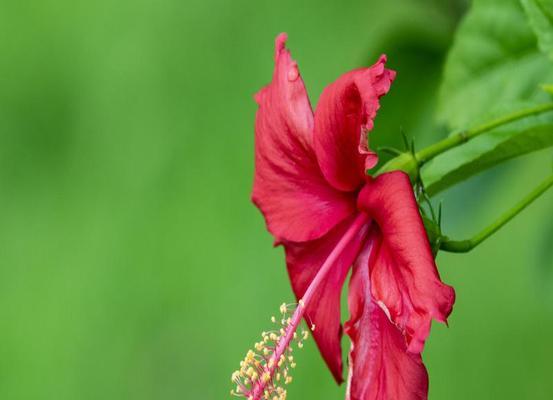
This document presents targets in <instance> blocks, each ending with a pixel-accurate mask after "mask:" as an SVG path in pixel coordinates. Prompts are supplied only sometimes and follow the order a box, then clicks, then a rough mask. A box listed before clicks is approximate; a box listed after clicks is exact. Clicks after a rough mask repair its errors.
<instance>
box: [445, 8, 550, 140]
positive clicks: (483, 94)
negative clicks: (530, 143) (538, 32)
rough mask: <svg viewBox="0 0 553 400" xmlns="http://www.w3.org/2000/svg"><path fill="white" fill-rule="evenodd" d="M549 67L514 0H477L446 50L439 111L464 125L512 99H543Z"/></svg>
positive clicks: (450, 121)
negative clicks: (543, 85) (543, 89)
mask: <svg viewBox="0 0 553 400" xmlns="http://www.w3.org/2000/svg"><path fill="white" fill-rule="evenodd" d="M552 73H553V71H552V67H551V64H550V62H549V60H548V59H547V57H545V56H544V55H543V54H542V53H541V52H540V51H539V50H538V47H537V45H536V37H535V35H534V32H533V31H532V29H531V28H530V26H529V25H528V23H527V21H526V16H525V14H524V11H523V10H522V7H521V6H520V4H519V2H518V0H475V1H474V4H473V7H472V8H471V9H470V11H469V12H468V14H467V15H466V17H465V19H464V20H463V22H462V23H461V25H460V27H459V29H458V31H457V34H456V37H455V41H454V44H453V46H452V48H451V50H450V51H449V54H448V57H447V61H446V66H445V71H444V77H443V82H442V86H441V88H440V99H439V104H438V115H439V119H440V120H441V121H442V122H445V123H446V124H447V126H448V127H449V128H450V129H466V128H468V127H470V126H471V125H473V124H475V123H477V122H479V121H483V120H485V119H486V118H488V117H489V116H490V115H493V114H497V112H498V111H500V110H502V109H504V108H505V107H509V106H510V105H511V104H512V103H513V102H520V101H530V100H536V101H537V100H539V99H540V98H545V95H544V93H543V92H542V90H541V89H540V88H539V84H540V83H546V82H547V81H548V78H550V77H551V76H552Z"/></svg>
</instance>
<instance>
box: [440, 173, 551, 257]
mask: <svg viewBox="0 0 553 400" xmlns="http://www.w3.org/2000/svg"><path fill="white" fill-rule="evenodd" d="M551 186H553V175H551V176H550V177H549V178H547V179H546V180H544V181H543V182H542V183H541V184H540V185H539V186H538V187H536V188H535V189H534V190H533V191H532V192H531V193H529V194H528V195H527V196H526V197H525V198H524V199H522V200H521V201H520V202H519V203H518V204H516V205H515V206H514V207H513V208H512V209H510V210H509V211H507V212H506V213H504V214H503V215H502V216H501V217H499V218H498V219H497V220H496V221H495V222H494V223H492V224H491V225H490V226H488V227H486V228H485V229H484V230H482V231H481V232H480V233H479V234H477V235H476V236H474V237H473V238H471V239H468V240H449V239H448V238H444V239H443V241H442V242H441V244H440V250H444V251H448V252H452V253H466V252H469V251H471V250H472V249H474V248H475V247H476V246H478V245H479V244H480V243H482V242H483V241H484V240H486V239H487V238H489V237H490V236H491V235H493V234H494V233H495V232H497V231H498V230H499V229H500V228H501V227H502V226H503V225H505V224H506V223H507V222H509V221H510V220H511V219H513V218H514V217H515V216H516V215H517V214H518V213H520V212H521V211H522V210H524V209H525V208H526V207H527V206H528V205H529V204H531V203H532V202H533V201H534V200H536V199H537V198H538V197H540V195H542V194H543V193H544V192H545V191H546V190H547V189H549V188H550V187H551Z"/></svg>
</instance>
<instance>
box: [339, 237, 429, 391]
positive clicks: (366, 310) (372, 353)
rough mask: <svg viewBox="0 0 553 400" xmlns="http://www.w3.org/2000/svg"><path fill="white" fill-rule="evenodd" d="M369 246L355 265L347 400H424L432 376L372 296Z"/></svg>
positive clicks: (348, 330)
mask: <svg viewBox="0 0 553 400" xmlns="http://www.w3.org/2000/svg"><path fill="white" fill-rule="evenodd" d="M371 246H372V244H371V243H370V242H369V243H368V244H367V245H365V248H364V249H363V252H362V253H361V254H360V256H359V257H358V259H357V260H356V262H355V266H354V267H353V275H352V277H351V280H350V285H349V293H348V304H349V310H350V315H351V317H350V320H349V321H348V322H346V324H345V331H346V333H347V334H348V336H349V337H350V338H351V341H352V345H351V350H350V353H349V376H348V388H347V396H346V400H389V399H397V400H423V399H426V398H427V395H428V375H427V373H426V368H425V367H424V365H423V363H422V360H421V356H420V354H418V353H410V352H408V351H407V346H406V344H405V339H404V337H403V335H402V334H401V332H400V331H399V330H398V329H397V327H396V326H395V325H394V324H392V323H391V322H390V320H389V319H388V317H387V316H386V314H385V313H384V311H382V309H381V308H380V307H379V306H378V305H377V303H376V302H375V300H374V299H373V298H372V296H371V289H370V279H369V266H368V258H369V253H370V251H371Z"/></svg>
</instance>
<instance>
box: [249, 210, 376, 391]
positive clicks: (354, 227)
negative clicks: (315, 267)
mask: <svg viewBox="0 0 553 400" xmlns="http://www.w3.org/2000/svg"><path fill="white" fill-rule="evenodd" d="M368 221H369V216H368V215H367V214H364V213H361V214H359V215H358V216H357V217H356V218H355V220H354V221H353V223H352V224H351V226H350V227H349V229H348V230H347V231H346V233H345V234H344V236H342V238H341V239H340V241H339V242H338V244H337V245H336V247H335V248H334V249H333V250H332V252H331V253H330V254H329V256H328V257H327V259H326V260H325V262H324V263H323V265H322V266H321V268H320V269H319V271H318V272H317V274H316V275H315V278H313V280H312V281H311V283H310V284H309V287H308V288H307V290H306V291H305V293H304V295H303V297H302V298H301V299H300V300H299V306H298V308H296V311H295V312H294V314H293V315H292V321H291V322H290V324H289V325H288V328H287V330H286V334H285V335H284V336H283V337H282V338H281V339H280V340H279V342H278V345H277V347H276V349H275V352H274V353H273V354H272V355H271V357H270V358H269V360H270V361H272V362H269V363H268V364H267V365H266V366H265V368H264V373H268V376H269V377H270V378H271V379H272V377H273V374H274V373H275V369H276V368H277V365H278V361H279V360H280V357H281V356H282V355H283V354H284V352H285V351H286V349H287V348H288V346H289V345H290V341H291V340H292V338H293V337H294V332H295V331H296V329H297V327H298V325H299V324H300V322H301V320H302V318H303V316H304V314H305V310H306V308H307V306H308V304H309V302H310V301H311V299H312V298H313V295H314V293H315V291H316V290H317V289H318V287H319V285H320V284H321V282H322V281H323V279H325V277H326V275H327V274H328V271H330V269H331V268H332V266H333V265H334V264H335V262H336V260H337V259H338V257H340V255H341V254H342V252H343V251H344V249H345V248H346V246H347V245H348V244H349V243H350V242H351V240H352V239H353V238H354V237H355V235H357V233H358V232H359V231H360V230H361V229H362V228H363V227H364V226H366V224H367V222H368ZM267 383H268V382H267V381H264V380H262V379H259V380H258V381H257V382H256V384H255V386H254V387H253V388H252V392H251V395H252V396H253V399H254V400H259V399H261V396H262V395H263V391H264V389H265V386H266V385H267Z"/></svg>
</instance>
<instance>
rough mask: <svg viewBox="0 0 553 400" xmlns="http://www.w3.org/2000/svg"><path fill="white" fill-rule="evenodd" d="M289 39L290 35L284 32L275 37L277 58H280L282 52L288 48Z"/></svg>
mask: <svg viewBox="0 0 553 400" xmlns="http://www.w3.org/2000/svg"><path fill="white" fill-rule="evenodd" d="M287 40H288V35H287V34H286V33H284V32H282V33H279V34H278V35H277V37H276V39H275V60H276V59H277V58H278V56H279V55H280V53H281V52H282V51H283V50H285V49H286V41H287Z"/></svg>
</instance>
